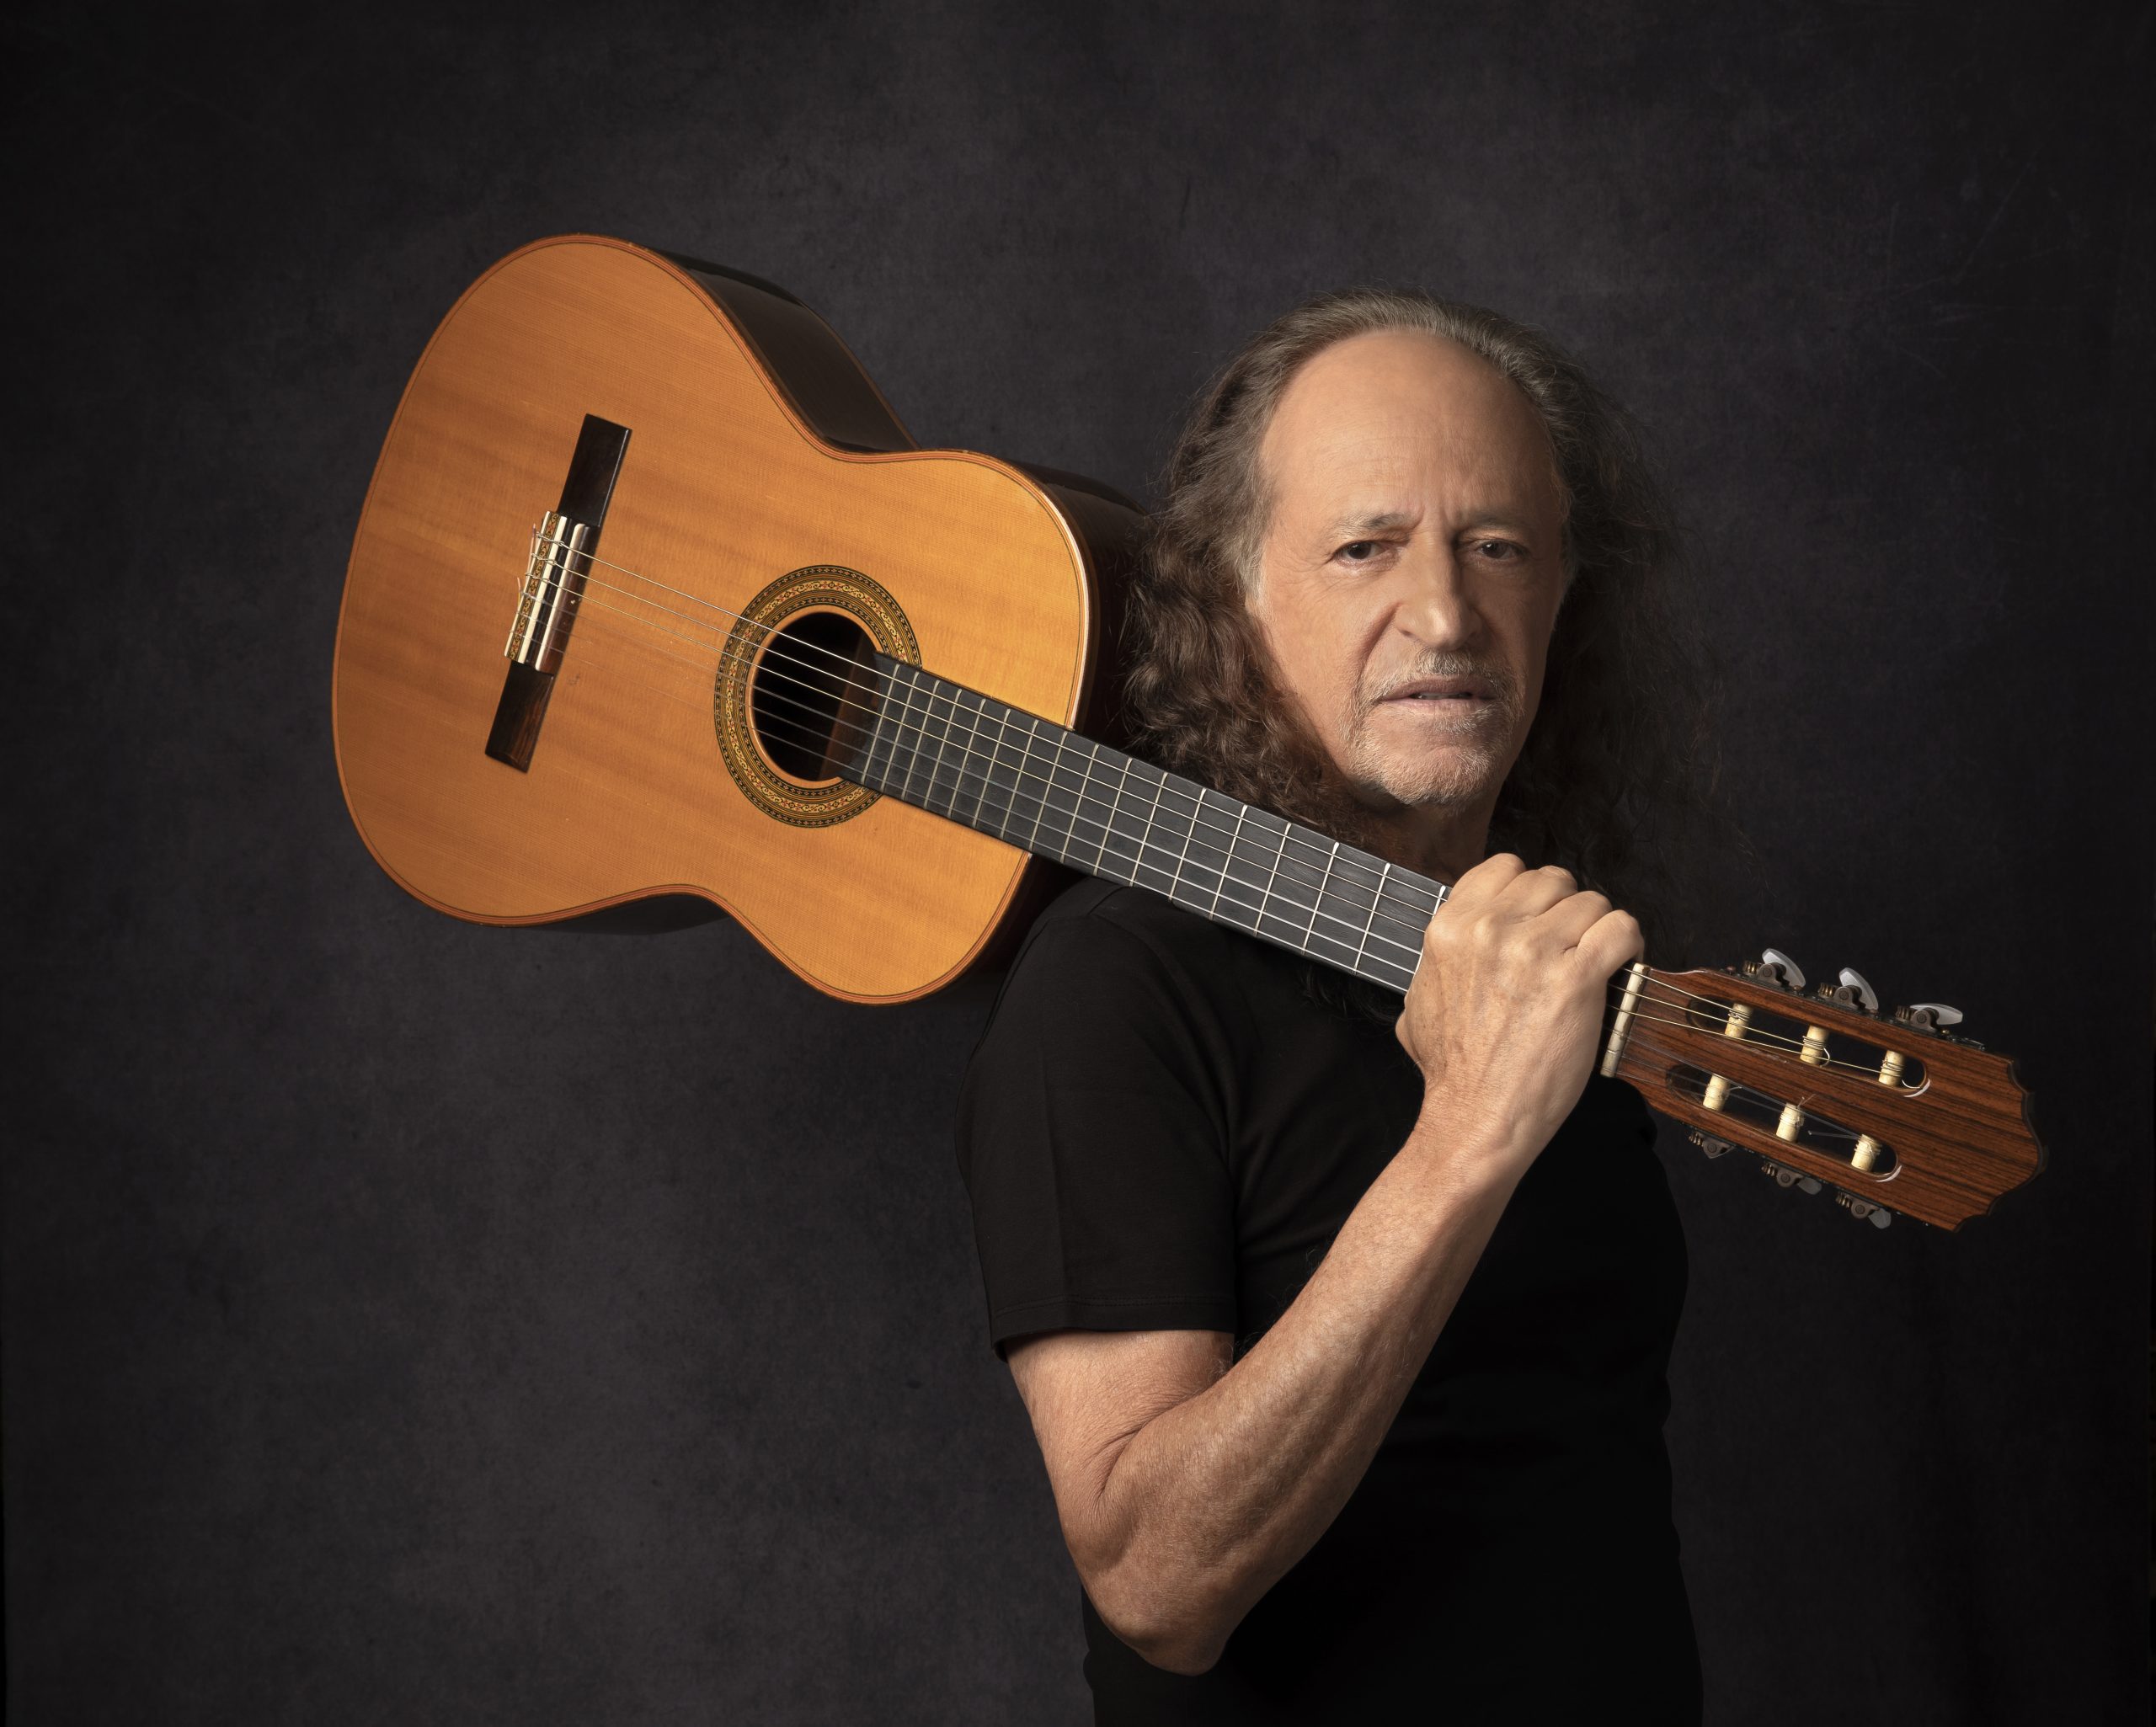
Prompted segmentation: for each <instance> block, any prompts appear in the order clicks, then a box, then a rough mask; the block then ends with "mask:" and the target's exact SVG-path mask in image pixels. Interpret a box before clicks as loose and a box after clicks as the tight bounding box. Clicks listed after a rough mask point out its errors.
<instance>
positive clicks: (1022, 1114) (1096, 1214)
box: [958, 911, 1235, 1354]
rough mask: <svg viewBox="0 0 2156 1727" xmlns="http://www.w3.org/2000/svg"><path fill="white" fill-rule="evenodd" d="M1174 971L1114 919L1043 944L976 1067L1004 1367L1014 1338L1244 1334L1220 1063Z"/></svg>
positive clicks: (1079, 926)
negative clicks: (1238, 1327)
mask: <svg viewBox="0 0 2156 1727" xmlns="http://www.w3.org/2000/svg"><path fill="white" fill-rule="evenodd" d="M1202 1020H1203V1015H1202V1013H1201V1012H1200V1011H1198V1009H1197V1008H1196V1006H1195V1005H1194V1003H1193V996H1192V992H1191V990H1190V989H1189V988H1188V987H1187V984H1186V983H1183V982H1182V980H1180V979H1179V978H1178V977H1177V974H1176V973H1175V971H1174V969H1173V967H1171V964H1170V963H1169V962H1167V961H1166V960H1165V959H1164V958H1163V957H1161V955H1160V954H1159V953H1158V952H1157V951H1155V948H1154V947H1153V946H1152V945H1151V944H1150V942H1149V941H1147V940H1146V939H1145V937H1144V936H1143V935H1139V933H1137V932H1135V931H1134V930H1129V929H1126V928H1124V927H1123V926H1122V925H1120V924H1119V923H1118V922H1117V921H1115V920H1114V919H1113V918H1111V917H1109V916H1106V915H1103V914H1101V913H1099V912H1098V911H1096V912H1094V913H1093V914H1091V915H1083V916H1076V917H1065V918H1061V919H1054V920H1053V921H1052V922H1050V923H1049V924H1048V925H1044V926H1043V927H1042V928H1041V929H1039V930H1037V931H1036V932H1035V934H1034V935H1033V940H1032V941H1030V942H1029V943H1028V944H1027V947H1026V949H1025V951H1024V952H1023V953H1022V955H1021V956H1020V957H1019V959H1018V962H1017V965H1016V967H1014V968H1013V970H1012V973H1011V977H1010V978H1009V979H1008V981H1007V982H1006V984H1005V986H1004V989H1003V994H1002V996H1001V999H1000V1000H999V1001H998V1002H997V1004H996V1008H995V1014H994V1015H993V1017H992V1018H991V1019H990V1022H989V1026H988V1030H987V1031H986V1032H985V1034H984V1035H983V1037H982V1038H981V1042H980V1044H979V1047H978V1048H977V1049H976V1050H975V1051H974V1058H973V1063H972V1065H971V1066H970V1067H969V1069H968V1070H967V1074H966V1080H965V1085H964V1089H963V1094H962V1096H961V1101H960V1105H959V1112H958V1163H959V1168H960V1170H961V1171H962V1173H963V1175H964V1176H965V1181H966V1187H967V1191H968V1193H969V1195H970V1197H971V1198H972V1201H973V1213H974V1243H975V1245H976V1246H977V1247H978V1248H979V1253H980V1267H981V1278H982V1281H983V1282H984V1284H985V1286H986V1289H987V1293H988V1314H989V1335H990V1341H992V1342H993V1343H994V1344H995V1347H996V1351H997V1352H998V1353H999V1354H1001V1352H1002V1350H1003V1346H1005V1344H1006V1343H1008V1342H1009V1341H1011V1340H1012V1339H1014V1338H1017V1337H1022V1336H1024V1335H1027V1334H1029V1333H1032V1332H1036V1331H1054V1330H1065V1329H1070V1328H1075V1329H1078V1330H1093V1331H1149V1330H1202V1331H1228V1332H1233V1331H1234V1330H1235V1191H1234V1186H1233V1182H1232V1181H1231V1178H1230V1173H1229V1168H1228V1149H1227V1132H1226V1126H1225V1113H1224V1111H1223V1107H1222V1102H1221V1099H1220V1096H1219V1091H1220V1086H1219V1078H1218V1073H1219V1058H1218V1055H1217V1053H1215V1052H1209V1048H1208V1042H1207V1037H1206V1032H1205V1030H1204V1028H1203V1024H1202Z"/></svg>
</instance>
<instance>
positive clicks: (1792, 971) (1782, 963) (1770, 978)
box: [1744, 947, 1804, 993]
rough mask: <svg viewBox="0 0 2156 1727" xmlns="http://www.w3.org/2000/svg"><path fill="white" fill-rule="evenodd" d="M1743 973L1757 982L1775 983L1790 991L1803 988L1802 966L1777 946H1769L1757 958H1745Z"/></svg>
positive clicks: (1797, 990) (1798, 990)
mask: <svg viewBox="0 0 2156 1727" xmlns="http://www.w3.org/2000/svg"><path fill="white" fill-rule="evenodd" d="M1744 975H1745V976H1746V977H1748V978H1752V979H1753V980H1754V981H1755V982H1757V983H1772V984H1775V985H1777V986H1779V987H1780V988H1781V989H1787V990H1790V991H1791V992H1792V993H1796V992H1800V991H1801V990H1802V989H1803V988H1804V972H1803V968H1802V967H1800V966H1799V965H1798V964H1797V962H1796V961H1795V960H1793V959H1791V958H1790V957H1789V956H1788V955H1787V954H1785V953H1784V952H1783V951H1781V949H1780V948H1779V947H1770V948H1769V949H1768V950H1767V951H1765V952H1764V953H1763V954H1761V955H1760V956H1759V957H1758V958H1757V959H1755V960H1747V961H1746V962H1745V963H1744Z"/></svg>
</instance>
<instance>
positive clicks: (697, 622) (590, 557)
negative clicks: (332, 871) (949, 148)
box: [519, 528, 1444, 915]
mask: <svg viewBox="0 0 2156 1727" xmlns="http://www.w3.org/2000/svg"><path fill="white" fill-rule="evenodd" d="M532 536H533V539H534V541H535V542H536V540H537V538H538V530H536V528H535V529H534V530H533V535H532ZM555 549H556V548H554V547H552V546H550V547H549V548H548V551H547V560H546V564H547V572H548V574H547V579H546V582H545V585H546V586H547V587H548V588H550V589H552V590H553V591H555V592H556V593H557V594H558V593H559V592H560V591H561V589H562V586H563V582H564V581H566V579H567V578H568V574H569V573H570V571H569V568H568V564H567V562H564V561H563V560H559V559H557V558H556V557H554V556H553V552H554V550H555ZM535 550H536V543H535ZM570 555H571V556H572V557H581V558H583V559H584V562H585V563H586V564H587V565H591V564H599V565H604V566H605V567H606V568H608V569H611V570H615V571H618V572H619V573H622V575H625V576H627V577H628V578H630V579H631V580H632V581H638V582H642V583H643V584H646V585H647V586H648V587H653V588H657V589H659V590H661V591H662V592H664V593H667V594H673V595H675V597H676V598H677V599H681V600H687V601H688V602H689V603H690V604H691V605H700V606H702V607H704V608H705V609H706V610H710V611H714V612H717V613H718V614H719V616H722V617H727V618H731V619H733V620H734V622H735V623H736V624H745V625H747V626H749V627H750V628H751V629H755V630H760V631H762V632H764V634H765V635H766V637H770V636H773V635H776V634H777V633H778V632H780V631H782V630H783V629H784V627H785V622H784V621H782V622H781V623H777V624H767V623H764V622H761V621H759V620H757V619H754V618H750V617H747V616H744V615H743V614H742V613H740V612H738V611H735V610H733V609H732V608H731V607H729V606H724V605H719V604H718V601H716V600H706V599H704V598H702V596H701V595H698V594H691V593H688V592H686V590H685V589H680V588H676V587H674V586H673V585H672V584H670V583H666V582H662V581H660V580H659V578H657V577H656V576H651V575H646V574H645V573H643V572H642V571H640V570H635V569H632V568H629V567H628V566H627V564H622V563H617V562H615V561H614V560H613V559H611V558H606V557H600V556H599V555H598V554H597V553H596V552H572V553H571V554H570ZM529 579H530V572H529V570H528V569H527V571H526V574H525V576H524V577H522V578H519V582H520V585H522V584H524V583H526V582H528V581H529ZM584 580H585V584H586V585H587V586H589V585H591V584H593V583H594V581H595V578H593V577H591V576H590V574H589V573H587V574H586V575H585V578H584ZM597 585H598V586H600V587H602V588H606V589H608V590H610V591H611V592H613V593H616V594H622V595H624V596H625V597H626V598H627V599H630V600H634V601H635V602H636V603H637V604H638V605H648V606H651V607H652V608H653V609H654V610H659V611H664V612H666V613H668V614H669V615H670V616H674V617H678V618H680V620H681V621H683V622H685V623H686V624H688V625H689V626H691V628H693V629H699V630H707V631H709V632H712V635H713V636H715V637H718V638H719V640H718V642H717V643H713V642H697V641H696V638H695V637H686V636H680V635H679V634H678V632H672V631H666V630H665V626H664V625H660V624H648V626H649V627H651V628H653V629H657V630H661V631H663V632H665V633H667V634H670V635H675V636H676V637H677V639H679V640H681V641H685V642H691V644H692V645H694V646H698V647H704V648H711V647H713V646H718V645H723V644H724V643H725V642H728V641H730V639H731V637H732V636H733V633H734V632H733V631H732V629H730V628H728V629H724V630H722V629H721V627H720V626H718V625H715V624H707V623H706V622H704V621H702V619H700V618H695V617H691V616H689V614H687V613H686V612H682V611H680V610H676V609H675V608H674V607H672V606H669V605H660V604H659V602H658V601H657V600H647V599H645V598H644V597H643V595H642V594H636V593H633V592H632V591H631V590H630V589H626V588H623V587H622V586H620V585H619V584H616V583H611V582H604V581H600V582H598V583H597ZM609 609H610V610H616V611H619V610H621V608H620V607H612V608H609ZM622 615H623V616H630V617H636V616H637V615H636V614H633V613H627V612H624V613H623V614H622ZM637 621H639V622H645V623H648V620H644V619H642V618H637ZM787 621H791V620H787ZM799 645H800V646H802V647H804V648H810V649H812V650H814V652H816V653H820V654H823V655H824V656H825V658H830V659H833V660H835V661H837V662H838V663H839V664H841V665H843V666H845V667H846V668H847V669H850V670H854V671H862V672H866V673H867V674H869V675H870V676H871V677H875V678H888V676H889V674H886V673H884V672H883V671H881V670H880V669H878V668H877V667H876V666H874V665H873V664H867V663H864V662H863V661H861V660H858V659H855V658H851V656H849V655H846V654H842V653H839V652H838V651H837V650H836V649H835V648H826V647H825V646H824V645H823V644H822V643H820V642H801V643H800V644H799ZM795 663H796V664H798V663H799V662H798V661H797V662H795ZM928 675H929V676H931V677H934V676H936V674H935V673H933V672H931V673H929V674H928ZM943 681H949V680H943ZM931 699H932V692H931ZM991 699H992V698H991ZM1006 705H1007V704H1006ZM953 706H954V707H955V706H956V704H955V702H954V703H953ZM930 717H931V718H932V717H934V716H933V712H932V709H931V715H930ZM976 735H977V734H976ZM1072 735H1074V736H1075V735H1077V734H1075V733H1073V734H1072ZM1086 741H1087V742H1088V743H1090V742H1091V739H1087V740H1086ZM1028 759H1029V760H1030V751H1029V752H1028ZM1053 771H1054V770H1053V769H1051V774H1053ZM1051 783H1053V781H1052V780H1051ZM1165 789H1166V790H1171V791H1176V790H1177V788H1175V787H1166V788H1165ZM1177 795H1178V796H1182V797H1187V796H1188V795H1189V794H1188V793H1186V792H1179V791H1178V792H1177ZM1196 802H1197V805H1198V811H1199V813H1201V814H1202V813H1203V798H1202V797H1200V798H1198V800H1197V801H1196ZM1208 825H1209V826H1210V827H1212V828H1214V829H1215V830H1216V831H1218V830H1219V828H1220V824H1219V823H1217V822H1216V823H1209V824H1208ZM1292 825H1293V824H1291V826H1292ZM1290 837H1291V838H1294V839H1296V840H1299V843H1300V844H1302V845H1305V847H1309V846H1310V845H1313V843H1314V842H1312V841H1310V840H1302V839H1301V837H1300V836H1299V835H1295V834H1290ZM1323 855H1324V853H1323V852H1322V851H1321V852H1320V856H1323ZM1364 867H1365V868H1367V867H1368V866H1364ZM1388 879H1390V878H1388ZM1396 885H1398V886H1401V887H1406V885H1407V884H1406V882H1397V883H1396ZM1443 901H1444V894H1443V893H1439V894H1438V897H1437V898H1436V899H1435V900H1433V903H1432V904H1431V906H1430V907H1429V909H1428V914H1434V913H1435V911H1436V909H1437V906H1438V904H1441V903H1443ZM1411 903H1412V902H1411ZM1428 914H1426V915H1428Z"/></svg>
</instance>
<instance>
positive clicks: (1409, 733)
mask: <svg viewBox="0 0 2156 1727" xmlns="http://www.w3.org/2000/svg"><path fill="white" fill-rule="evenodd" d="M1260 461H1261V462H1262V468H1263V475H1264V479H1265V482H1266V483H1267V488H1268V490H1269V492H1270V495H1271V500H1272V509H1271V513H1270V515H1269V518H1268V520H1267V525H1266V530H1265V536H1264V539H1263V541H1262V542H1261V546H1260V562H1259V572H1258V581H1257V591H1256V592H1255V593H1254V594H1251V596H1250V610H1251V616H1252V617H1253V618H1254V619H1255V620H1256V621H1257V625H1258V627H1259V629H1260V631H1261V632H1262V635H1263V637H1264V639H1265V642H1266V645H1267V648H1269V649H1270V650H1271V653H1272V654H1273V662H1274V664H1275V665H1276V666H1277V667H1278V670H1279V674H1280V676H1281V678H1282V680H1283V682H1284V683H1285V684H1286V685H1287V687H1288V689H1289V692H1290V693H1291V694H1292V695H1293V696H1294V697H1295V698H1296V699H1297V700H1298V701H1300V702H1301V703H1302V706H1303V708H1304V711H1305V713H1306V714H1307V715H1308V717H1309V718H1310V723H1311V724H1312V726H1313V727H1314V728H1315V730H1316V732H1317V734H1318V736H1319V738H1320V739H1321V741H1322V742H1323V744H1324V745H1325V748H1326V751H1327V753H1328V754H1331V757H1332V759H1333V760H1334V762H1335V763H1337V765H1338V766H1339V767H1340V769H1341V770H1342V772H1343V773H1344V774H1346V776H1348V781H1349V782H1350V783H1351V784H1352V785H1353V787H1354V788H1355V791H1356V793H1357V795H1358V797H1360V798H1361V799H1362V800H1363V801H1364V802H1366V803H1368V804H1369V805H1370V806H1371V807H1372V808H1376V809H1381V810H1399V809H1401V808H1402V807H1406V808H1409V809H1413V810H1422V811H1428V812H1431V813H1438V814H1445V815H1451V814H1460V815H1467V814H1477V813H1479V814H1481V816H1483V817H1484V818H1486V816H1487V812H1488V809H1489V808H1490V807H1491V806H1492V804H1494V802H1495V801H1496V797H1497V788H1498V787H1499V786H1500V785H1502V783H1503V781H1504V776H1505V775H1506V774H1507V773H1508V772H1509V771H1510V770H1511V768H1512V765H1513V760H1515V759H1516V758H1517V757H1518V754H1519V749H1520V745H1521V744H1522V743H1523V742H1524V740H1525V738H1526V737H1527V728H1528V726H1529V722H1531V721H1532V720H1533V719H1534V712H1535V707H1536V705H1537V704H1538V703H1539V702H1540V700H1541V696H1542V671H1543V661H1544V654H1545V649H1546V648H1548V646H1549V643H1550V629H1551V626H1553V625H1554V624H1555V622H1556V616H1557V604H1558V601H1559V600H1560V599H1561V597H1562V595H1563V593H1564V567H1563V545H1562V535H1563V514H1562V504H1561V499H1560V496H1559V493H1558V488H1557V479H1556V472H1555V470H1554V466H1553V464H1552V461H1551V457H1550V443H1549V439H1548V437H1547V435H1546V434H1545V433H1544V431H1543V429H1542V426H1541V423H1540V420H1539V419H1538V418H1537V417H1536V414H1535V413H1534V409H1533V408H1531V407H1530V406H1529V404H1528V402H1527V399H1526V398H1525V397H1524V396H1523V395H1521V393H1520V392H1519V391H1518V388H1516V387H1515V386H1513V384H1512V382H1511V381H1509V380H1508V379H1507V378H1506V377H1505V376H1503V375H1502V373H1500V372H1498V371H1497V370H1496V369H1495V368H1494V367H1492V366H1491V365H1488V364H1487V363H1486V362H1485V361H1484V360H1480V359H1478V358H1476V356H1475V355H1473V354H1470V353H1469V352H1468V351H1467V350H1466V349H1464V348H1462V347H1460V346H1459V345H1458V344H1455V343H1452V342H1449V341H1446V340H1444V339H1443V338H1438V337H1435V336H1428V335H1423V334H1421V333H1414V332H1406V331H1385V332H1382V333H1374V334H1370V335H1364V336H1356V337H1352V338H1349V339H1348V340H1347V341H1344V342H1341V343H1337V344H1334V345H1333V346H1332V347H1331V348H1328V349H1326V350H1325V351H1324V352H1323V353H1321V354H1319V355H1318V356H1317V357H1316V358H1315V359H1314V360H1310V362H1309V363H1308V364H1307V365H1305V366H1304V367H1303V369H1302V370H1300V371H1299V372H1298V373H1297V374H1296V375H1295V376H1294V380H1293V381H1291V382H1290V383H1289V386H1288V388H1287V390H1286V391H1285V392H1283V395H1282V397H1281V399H1280V402H1279V405H1278V408H1277V409H1276V410H1275V411H1274V413H1273V423H1272V424H1271V425H1270V426H1269V427H1267V429H1266V434H1265V439H1264V442H1263V444H1262V446H1261V450H1260Z"/></svg>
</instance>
